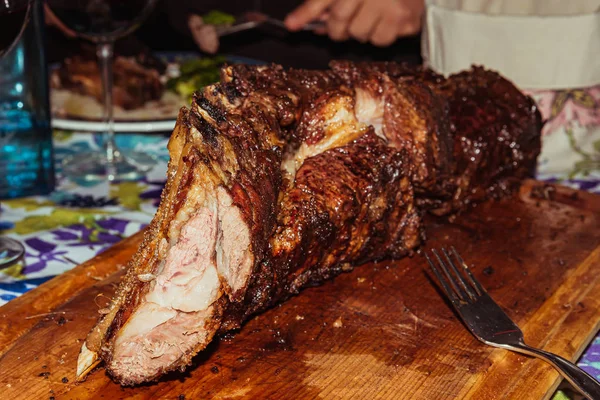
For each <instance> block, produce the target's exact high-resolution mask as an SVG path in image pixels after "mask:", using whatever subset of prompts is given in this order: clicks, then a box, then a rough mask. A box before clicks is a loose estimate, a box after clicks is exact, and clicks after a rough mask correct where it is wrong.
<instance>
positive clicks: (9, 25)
mask: <svg viewBox="0 0 600 400" xmlns="http://www.w3.org/2000/svg"><path fill="white" fill-rule="evenodd" d="M31 3H32V0H2V1H0V26H2V33H1V34H0V57H3V56H4V55H5V54H6V53H8V52H9V51H10V50H11V49H12V47H13V45H14V44H15V43H16V42H17V39H18V38H19V37H21V33H23V28H24V27H25V25H27V22H28V21H29V13H30V9H31ZM23 254H25V248H24V247H23V245H22V244H21V243H19V242H18V241H16V240H14V239H11V238H8V237H6V236H1V237H0V269H2V268H6V267H9V266H11V265H12V264H14V263H15V262H17V261H18V260H19V259H21V257H23Z"/></svg>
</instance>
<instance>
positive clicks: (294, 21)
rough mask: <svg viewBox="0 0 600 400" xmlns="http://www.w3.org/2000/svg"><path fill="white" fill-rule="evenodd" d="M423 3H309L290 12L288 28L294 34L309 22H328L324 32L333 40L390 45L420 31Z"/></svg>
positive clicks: (364, 0) (376, 0) (419, 0)
mask: <svg viewBox="0 0 600 400" xmlns="http://www.w3.org/2000/svg"><path fill="white" fill-rule="evenodd" d="M423 10H424V2H423V0H306V2H305V3H304V4H302V5H301V6H300V7H298V8H297V9H296V10H294V11H293V12H291V13H290V14H289V15H288V16H287V18H286V20H285V23H286V26H287V27H288V29H290V30H292V31H296V30H299V29H301V28H302V27H303V26H304V25H306V24H307V23H309V22H311V21H314V20H317V19H321V20H325V21H326V26H327V28H326V29H325V31H324V32H321V33H327V34H328V35H329V37H330V38H331V39H333V40H337V41H339V40H346V39H348V38H350V37H351V38H354V39H356V40H358V41H360V42H371V43H372V44H374V45H376V46H388V45H390V44H392V43H393V42H394V41H396V39H397V38H399V37H402V36H410V35H414V34H416V33H418V32H419V30H420V29H421V16H422V14H423Z"/></svg>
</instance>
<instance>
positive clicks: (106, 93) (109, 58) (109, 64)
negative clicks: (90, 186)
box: [97, 42, 120, 181]
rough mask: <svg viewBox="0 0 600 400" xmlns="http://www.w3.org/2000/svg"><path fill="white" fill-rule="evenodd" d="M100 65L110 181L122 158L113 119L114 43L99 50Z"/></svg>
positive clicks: (103, 44)
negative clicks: (116, 162)
mask: <svg viewBox="0 0 600 400" xmlns="http://www.w3.org/2000/svg"><path fill="white" fill-rule="evenodd" d="M97 55H98V63H99V65H100V74H101V76H102V95H103V98H104V112H103V117H104V118H103V122H104V125H105V126H106V132H105V133H104V151H105V152H106V173H107V178H108V180H109V181H112V180H114V179H115V176H116V170H115V159H116V158H118V157H119V156H120V154H119V150H118V149H117V147H116V145H115V130H114V117H113V58H114V55H113V42H103V43H99V44H98V48H97Z"/></svg>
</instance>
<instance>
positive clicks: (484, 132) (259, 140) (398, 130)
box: [86, 62, 541, 385]
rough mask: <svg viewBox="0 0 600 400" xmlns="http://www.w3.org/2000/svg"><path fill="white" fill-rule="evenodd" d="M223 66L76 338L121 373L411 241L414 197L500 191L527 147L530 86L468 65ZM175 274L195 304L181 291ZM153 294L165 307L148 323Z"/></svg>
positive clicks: (186, 116)
mask: <svg viewBox="0 0 600 400" xmlns="http://www.w3.org/2000/svg"><path fill="white" fill-rule="evenodd" d="M221 75H222V77H221V83H219V84H216V85H213V86H211V87H207V88H205V89H204V90H203V91H202V92H201V93H199V94H197V95H195V96H194V101H193V103H192V107H191V109H190V110H185V109H183V110H182V111H181V113H180V116H179V119H178V123H177V126H176V128H175V131H174V133H173V136H172V137H171V140H170V142H169V152H170V155H171V161H170V162H169V167H168V171H167V178H168V180H167V185H166V186H165V189H164V191H163V194H162V197H161V204H160V206H159V209H158V211H157V214H156V216H155V217H154V219H153V221H152V223H151V224H150V226H149V227H148V229H147V231H146V233H145V237H144V242H143V244H142V246H141V247H140V249H139V250H138V252H137V253H136V255H135V256H134V257H133V259H132V260H131V262H130V264H129V266H128V268H129V270H128V272H127V275H126V276H125V277H124V279H123V281H122V283H121V286H120V288H119V289H118V291H117V294H116V295H115V298H114V299H113V302H112V305H111V307H110V309H109V313H108V314H107V315H105V316H104V317H103V318H101V319H100V321H99V323H98V324H97V325H96V327H94V329H93V330H92V332H91V333H90V334H89V336H88V338H87V340H86V346H87V349H89V351H90V352H91V353H92V354H97V356H98V357H100V358H101V359H102V360H104V361H105V363H106V364H107V368H108V370H109V372H110V373H111V375H112V376H113V377H114V379H116V380H117V381H119V382H120V383H122V384H125V385H133V384H137V383H141V382H144V381H148V380H153V379H156V378H157V377H159V376H160V375H161V374H163V373H165V372H167V371H169V370H173V369H177V368H180V369H182V368H184V367H185V366H186V365H187V364H188V363H189V362H190V360H191V358H192V357H193V355H194V354H196V353H197V352H198V351H200V350H202V349H203V348H204V347H205V346H206V345H207V344H208V343H209V342H210V340H212V338H213V336H214V335H215V334H216V333H218V332H225V331H227V330H230V329H234V328H238V327H239V326H241V324H242V323H243V322H244V321H245V320H246V319H248V318H249V317H250V316H252V315H253V314H255V313H257V312H260V311H263V310H265V309H266V308H268V307H270V306H272V305H274V304H275V303H277V302H279V301H282V300H284V299H286V298H287V297H289V296H291V295H294V294H296V293H298V291H299V290H301V289H302V288H303V287H305V286H307V285H313V284H318V283H320V282H322V281H323V280H325V279H328V278H331V277H333V276H335V275H337V274H339V273H341V272H342V271H346V270H349V269H351V268H353V267H354V266H357V265H359V264H361V263H364V262H368V261H373V260H379V259H383V258H400V257H403V256H405V255H406V254H409V253H410V252H412V251H413V250H414V249H415V248H416V247H417V246H418V245H419V244H420V242H421V241H422V239H423V236H422V231H421V219H420V212H421V210H429V211H431V212H435V213H438V214H447V213H452V212H457V211H460V210H461V209H463V208H464V207H465V205H467V204H469V203H472V202H476V201H481V200H483V199H484V198H486V197H488V196H496V195H498V196H499V195H502V194H503V193H504V192H506V191H507V190H510V186H511V185H510V184H511V183H512V182H513V181H517V180H518V179H520V178H523V177H525V176H528V175H529V174H531V173H532V171H533V168H534V166H535V160H536V157H537V154H538V153H539V146H540V139H539V132H540V128H541V123H540V116H539V112H538V111H537V109H536V108H535V106H534V104H533V102H532V100H531V99H530V98H528V97H526V96H524V95H523V94H522V93H520V92H519V91H518V90H517V89H516V88H514V86H513V85H512V84H511V83H510V82H508V81H506V80H504V79H503V78H502V77H500V76H499V75H497V74H495V73H493V72H489V71H485V70H483V69H480V68H475V69H473V70H471V71H468V72H465V73H463V74H458V75H455V76H451V77H449V78H447V79H445V78H443V77H440V76H438V75H436V74H434V73H432V72H430V71H427V70H423V69H416V70H415V69H410V68H407V67H405V66H402V65H398V64H392V63H380V64H360V63H359V64H355V63H348V62H343V63H334V64H333V65H332V70H331V71H300V70H284V69H283V68H282V67H280V66H275V65H272V66H267V67H264V66H263V67H251V66H228V67H225V68H224V69H223V70H222V74H221ZM361 107H363V108H365V109H361ZM203 224H205V225H203ZM196 232H200V233H199V237H198V240H199V241H200V240H201V242H197V241H195V240H196V239H195V237H193V236H190V235H192V234H196ZM200 236H201V237H200ZM200 253H202V255H201V256H200V255H199V254H200ZM207 253H209V254H208V255H207ZM186 260H187V261H186ZM165 271H167V272H165ZM211 273H212V274H213V275H212V277H213V278H211V275H210V274H211ZM186 279H187V280H186ZM211 279H213V280H212V281H211ZM178 282H179V283H178ZM181 282H183V283H181ZM190 282H199V283H197V284H192V283H190ZM211 282H212V283H211ZM178 285H180V286H178ZM193 285H200V286H198V287H202V288H205V287H206V293H204V292H203V293H200V294H199V293H198V292H197V291H194V289H195V288H196V287H195V286H193ZM202 285H204V286H202ZM157 288H158V289H157ZM161 288H162V289H161ZM178 288H179V289H178ZM159 289H160V290H163V292H164V293H163V292H160V290H159ZM173 290H181V291H182V292H185V293H190V296H192V297H193V299H195V300H197V301H198V302H207V304H208V305H207V306H206V307H205V306H203V305H202V304H204V303H202V304H192V303H193V301H192V300H187V303H186V302H185V301H183V303H185V304H180V303H182V302H181V301H180V299H175V300H173V298H174V296H173V295H171V297H168V296H167V294H168V293H171V292H169V291H173ZM203 290H204V289H203ZM157 291H158V292H157ZM165 293H167V294H165ZM175 293H176V292H175ZM194 296H196V297H194ZM167 297H168V298H167ZM175 297H177V296H175ZM151 299H154V300H151ZM156 299H158V300H156ZM164 299H166V300H164ZM171 300H173V301H171ZM152 301H156V303H152ZM150 303H152V304H154V305H155V306H156V307H158V308H160V307H162V308H160V312H162V313H163V314H162V315H163V320H164V322H160V321H159V322H160V323H158V322H157V323H155V324H153V325H152V326H150V327H148V326H147V325H148V323H147V318H146V317H148V315H150V316H151V315H152V314H148V313H147V314H146V315H145V316H144V318H141V317H140V313H143V312H145V311H143V310H144V309H148V307H150V310H152V308H151V307H154V306H153V305H149V304H150ZM203 307H205V308H203ZM165 315H166V316H165ZM196 320H197V322H198V324H196V325H197V327H196V328H194V327H195V326H196V325H194V324H191V322H194V321H196ZM178 321H179V322H178ZM181 321H183V322H181ZM190 321H191V322H190ZM178 323H179V324H180V326H178V325H177V324H178ZM132 324H133V325H132ZM135 324H137V325H135ZM144 324H145V325H144ZM132 327H133V328H132ZM145 329H146V330H145ZM147 332H150V333H147ZM150 334H153V335H155V336H154V338H155V340H159V338H160V340H164V341H165V343H166V344H165V343H162V342H161V343H152V341H150V342H149V343H146V341H145V340H146V339H148V335H150ZM144 335H146V336H144ZM165 335H166V336H165ZM148 340H150V339H148ZM127 346H129V347H127ZM136 346H137V347H136ZM131 349H134V350H135V349H140V350H139V351H140V352H142V353H144V354H142V356H139V352H134V351H132V350H131ZM88 356H89V355H88ZM144 360H148V363H149V364H152V365H151V366H149V365H144V364H143V363H144Z"/></svg>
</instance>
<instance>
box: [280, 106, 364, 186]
mask: <svg viewBox="0 0 600 400" xmlns="http://www.w3.org/2000/svg"><path fill="white" fill-rule="evenodd" d="M355 108H356V107H354V108H352V102H351V101H348V98H346V97H338V98H336V99H334V100H331V101H329V102H328V103H327V104H326V105H325V106H324V108H323V109H322V110H321V112H323V113H324V114H325V118H324V127H323V129H324V130H325V137H324V138H323V139H322V140H320V141H319V142H317V143H315V144H312V145H308V144H306V143H303V144H302V145H301V146H300V148H299V149H298V151H297V152H296V154H295V156H294V158H290V159H286V160H284V161H283V163H282V169H283V171H284V172H285V173H287V175H288V176H289V177H292V178H293V177H294V176H295V175H296V171H298V169H299V168H300V166H301V165H302V163H303V162H304V160H306V159H307V158H309V157H312V156H315V155H317V154H321V153H323V152H324V151H326V150H329V149H331V148H334V147H340V146H344V145H346V144H348V143H350V142H351V141H353V140H355V139H357V138H358V137H360V136H362V135H363V134H364V132H365V128H366V127H367V126H368V125H366V124H363V123H361V121H359V120H357V117H356V111H355Z"/></svg>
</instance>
